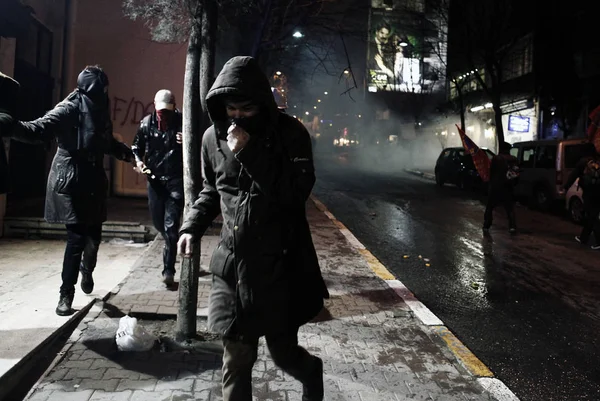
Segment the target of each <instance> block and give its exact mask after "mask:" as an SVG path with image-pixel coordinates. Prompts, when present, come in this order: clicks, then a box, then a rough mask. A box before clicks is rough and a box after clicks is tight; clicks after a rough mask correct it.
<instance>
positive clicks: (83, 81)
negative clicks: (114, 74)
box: [77, 66, 108, 106]
mask: <svg viewBox="0 0 600 401" xmlns="http://www.w3.org/2000/svg"><path fill="white" fill-rule="evenodd" d="M77 89H79V92H80V93H81V94H82V95H85V96H86V97H88V98H89V99H90V100H91V101H92V103H94V106H99V105H100V104H101V103H104V102H105V101H107V100H108V77H107V76H106V74H105V73H104V71H102V69H101V68H100V67H97V66H88V67H85V68H84V69H83V71H81V72H80V73H79V76H78V77H77ZM95 103H100V104H95Z"/></svg>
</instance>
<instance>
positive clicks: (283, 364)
mask: <svg viewBox="0 0 600 401" xmlns="http://www.w3.org/2000/svg"><path fill="white" fill-rule="evenodd" d="M266 341H267V347H268V348H269V353H270V354H271V358H273V362H275V364H276V365H277V366H279V367H280V368H281V369H283V370H284V371H285V372H286V373H287V374H289V375H290V376H292V377H293V378H295V379H296V380H298V381H300V382H301V383H302V384H303V385H304V386H305V387H306V388H308V390H312V389H315V388H318V387H320V386H322V384H323V377H322V373H321V371H320V369H319V366H320V360H319V358H317V357H315V356H312V355H311V354H309V353H308V351H306V350H305V349H304V348H302V347H300V346H299V345H298V331H297V330H296V331H295V332H290V333H287V334H281V335H276V336H266ZM223 347H224V351H225V352H224V354H223V401H252V367H253V366H254V363H255V362H256V358H257V355H258V339H243V340H233V339H228V338H224V339H223ZM315 392H316V393H318V392H319V391H318V390H317V391H315ZM317 398H318V400H317ZM317 398H315V399H314V400H310V401H321V400H322V397H317ZM305 399H308V398H306V397H305V398H303V400H305Z"/></svg>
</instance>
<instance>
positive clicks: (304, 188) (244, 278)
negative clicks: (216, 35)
mask: <svg viewBox="0 0 600 401" xmlns="http://www.w3.org/2000/svg"><path fill="white" fill-rule="evenodd" d="M225 95H236V96H241V97H246V98H251V99H252V100H254V101H255V102H256V103H259V104H260V107H261V112H260V113H262V114H261V116H262V117H263V127H264V128H263V130H262V131H260V132H254V133H252V134H251V138H250V141H249V142H248V143H247V145H246V146H245V147H244V148H243V149H242V150H241V151H240V152H238V153H237V154H233V153H232V152H231V151H230V149H229V147H228V146H227V129H228V127H229V121H228V119H227V114H226V108H225V103H224V96H225ZM207 105H208V109H209V113H210V117H211V119H212V121H213V126H212V127H210V128H209V129H208V130H207V131H206V132H205V134H204V137H203V140H202V174H203V178H204V187H203V189H202V192H201V193H200V195H199V197H198V199H197V200H196V202H195V203H194V205H193V207H192V208H191V211H190V212H189V213H188V215H187V216H186V217H185V220H184V223H183V225H182V227H181V230H180V232H181V233H191V234H193V235H194V236H195V237H196V238H198V237H199V236H201V235H202V234H203V233H204V231H205V230H206V229H207V227H208V226H209V225H210V223H211V222H212V220H213V219H214V218H215V217H216V216H217V215H218V214H219V212H221V213H222V215H223V228H222V231H221V240H220V243H219V245H218V246H217V248H216V250H215V251H214V253H213V256H212V259H211V262H210V270H211V272H212V273H213V275H214V281H213V288H212V292H211V297H210V302H209V326H210V328H211V329H212V330H213V331H214V332H217V333H219V334H223V335H237V334H241V335H249V336H261V335H264V334H269V333H278V332H279V333H280V332H282V331H285V330H293V329H296V328H297V327H299V326H301V325H302V324H304V323H306V322H308V321H309V320H311V319H312V318H314V317H315V316H316V315H317V314H318V313H319V311H320V310H321V308H322V307H323V298H326V297H328V296H329V295H328V292H327V288H326V286H325V283H324V281H323V278H322V276H321V271H320V268H319V264H318V260H317V255H316V252H315V249H314V246H313V243H312V238H311V234H310V230H309V226H308V222H307V220H306V212H305V202H306V201H307V199H308V197H309V195H310V193H311V190H312V187H313V185H314V182H315V174H314V167H313V159H312V150H311V140H310V136H309V134H308V132H307V130H306V129H305V128H304V126H303V125H302V124H301V123H300V122H299V121H298V120H296V119H295V118H293V117H291V116H288V115H286V114H283V113H281V112H279V111H278V110H277V106H276V104H275V100H274V98H273V94H272V92H271V87H270V84H269V82H268V80H267V78H266V76H265V75H264V74H263V73H262V71H261V70H260V68H259V67H258V65H257V63H256V61H255V60H254V59H253V58H251V57H234V58H232V59H231V60H229V61H228V62H227V63H226V64H225V66H224V67H223V69H222V71H221V73H220V74H219V76H218V77H217V79H216V81H215V83H214V85H213V86H212V88H211V89H210V91H209V93H208V96H207Z"/></svg>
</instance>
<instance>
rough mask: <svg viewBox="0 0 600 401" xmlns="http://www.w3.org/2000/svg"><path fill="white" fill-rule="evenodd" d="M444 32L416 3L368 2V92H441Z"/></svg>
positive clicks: (404, 0)
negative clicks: (369, 6)
mask: <svg viewBox="0 0 600 401" xmlns="http://www.w3.org/2000/svg"><path fill="white" fill-rule="evenodd" d="M445 33H446V29H445V27H444V26H442V24H441V23H438V22H436V19H435V17H434V16H431V15H427V10H426V9H425V6H424V2H423V1H419V0H372V2H371V10H370V15H369V40H368V51H367V57H368V60H367V86H368V90H369V92H379V91H400V92H411V93H431V92H434V91H442V90H444V89H445V82H444V72H445V64H446V60H445V57H446V34H445Z"/></svg>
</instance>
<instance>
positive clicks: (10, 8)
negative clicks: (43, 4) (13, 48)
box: [0, 0, 33, 38]
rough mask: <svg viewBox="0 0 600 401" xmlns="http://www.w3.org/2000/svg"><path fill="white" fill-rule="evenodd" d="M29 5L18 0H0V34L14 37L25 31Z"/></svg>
mask: <svg viewBox="0 0 600 401" xmlns="http://www.w3.org/2000/svg"><path fill="white" fill-rule="evenodd" d="M32 12H33V10H32V9H31V7H28V6H25V5H23V4H21V2H20V1H19V0H1V1H0V36H4V37H5V38H16V37H18V36H21V35H23V34H24V33H25V32H27V29H28V27H29V21H30V15H31V13H32Z"/></svg>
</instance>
